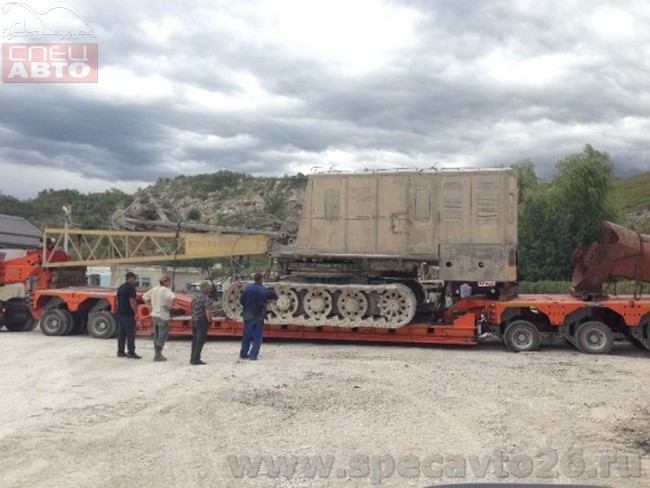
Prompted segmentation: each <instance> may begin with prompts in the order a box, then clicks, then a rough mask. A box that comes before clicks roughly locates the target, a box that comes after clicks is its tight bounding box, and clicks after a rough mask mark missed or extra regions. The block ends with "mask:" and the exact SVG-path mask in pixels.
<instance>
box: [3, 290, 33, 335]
mask: <svg viewBox="0 0 650 488" xmlns="http://www.w3.org/2000/svg"><path fill="white" fill-rule="evenodd" d="M4 306H5V313H4V319H5V327H6V328H7V330H10V331H12V332H20V331H23V330H30V329H27V328H26V325H27V322H28V321H29V319H30V318H31V316H32V314H31V313H30V312H29V306H28V305H27V302H26V301H25V300H24V299H23V298H10V299H9V300H7V301H6V302H5V305H4Z"/></svg>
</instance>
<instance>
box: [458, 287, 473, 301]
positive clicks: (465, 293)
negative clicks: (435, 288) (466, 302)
mask: <svg viewBox="0 0 650 488" xmlns="http://www.w3.org/2000/svg"><path fill="white" fill-rule="evenodd" d="M471 295H472V287H471V285H470V284H469V283H463V284H462V285H460V297H461V298H467V297H469V296H471Z"/></svg>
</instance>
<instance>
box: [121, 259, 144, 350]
mask: <svg viewBox="0 0 650 488" xmlns="http://www.w3.org/2000/svg"><path fill="white" fill-rule="evenodd" d="M136 279H137V277H136V275H135V273H132V272H131V271H129V272H128V273H126V281H125V282H124V283H122V285H120V287H119V288H118V289H117V310H116V315H117V323H118V332H117V357H120V358H123V357H126V358H130V359H140V357H141V356H138V355H137V354H136V353H135V313H136V310H137V308H138V302H137V301H136V299H135V295H136V290H135V281H136ZM125 344H126V346H127V349H128V352H126V353H125V352H124V346H125Z"/></svg>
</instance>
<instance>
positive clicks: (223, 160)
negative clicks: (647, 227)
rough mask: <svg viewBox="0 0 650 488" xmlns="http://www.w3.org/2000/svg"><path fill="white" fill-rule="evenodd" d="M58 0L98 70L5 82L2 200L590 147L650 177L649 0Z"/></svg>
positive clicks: (547, 164) (507, 158)
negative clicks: (213, 177)
mask: <svg viewBox="0 0 650 488" xmlns="http://www.w3.org/2000/svg"><path fill="white" fill-rule="evenodd" d="M25 1H27V0H25ZM0 3H2V2H1V1H0ZM28 3H30V2H28ZM50 3H52V2H51V1H49V2H48V1H46V2H37V1H35V2H31V3H30V5H33V6H35V7H37V8H40V7H43V6H47V5H49V4H50ZM67 3H68V4H69V5H72V6H74V7H75V8H76V10H77V11H78V12H79V13H81V14H82V15H83V17H84V18H85V20H86V21H87V22H88V24H89V25H90V26H91V27H92V29H93V30H94V32H95V34H96V36H97V39H96V42H97V43H98V45H99V65H100V71H99V82H98V83H97V84H17V83H2V84H0V192H2V193H4V194H8V195H13V196H16V197H19V198H30V197H33V196H35V195H36V194H37V193H38V192H39V191H40V190H43V189H46V188H54V189H60V188H74V189H77V190H79V191H81V192H84V193H85V192H90V191H103V190H105V189H108V188H111V187H116V188H120V189H123V190H125V191H129V192H131V191H134V190H135V189H137V188H138V187H139V186H146V185H147V184H149V183H151V182H154V181H155V180H156V179H158V178H159V177H174V176H177V175H180V174H188V175H191V174H198V173H208V172H213V171H217V170H220V169H230V170H235V171H244V172H248V173H252V174H264V175H283V174H293V173H296V172H298V171H300V172H303V173H308V172H310V171H311V170H312V169H313V168H316V167H320V168H331V167H332V168H336V169H340V170H344V169H350V170H355V169H364V168H396V167H418V168H428V167H431V166H434V165H436V166H437V167H439V168H441V167H461V166H474V167H483V166H498V165H509V164H512V163H514V162H517V161H519V160H521V159H524V158H530V159H532V160H533V161H534V162H535V164H536V167H537V172H538V174H539V175H541V176H543V177H549V176H551V175H552V174H553V168H554V164H555V162H556V161H557V160H558V159H560V158H562V157H564V156H566V155H568V154H571V153H575V152H579V151H581V150H582V148H583V147H584V145H585V144H591V145H592V146H594V147H595V148H596V149H598V150H601V151H607V152H609V153H610V155H611V157H612V159H613V161H614V162H615V167H616V173H617V174H619V175H621V176H628V175H632V174H635V173H638V172H642V171H648V170H650V144H649V142H650V29H649V28H648V26H650V2H648V1H647V0H638V1H634V0H627V1H625V0H621V1H618V2H614V1H604V0H603V1H601V0H562V1H547V2H540V1H529V0H501V1H499V0H494V1H487V0H486V1H480V0H256V1H252V0H251V1H249V0H207V1H204V0H197V1H191V2H190V1H186V0H180V1H177V2H160V1H141V2H130V1H124V0H117V1H111V2H100V1H98V0H71V1H69V2H67ZM0 14H1V12H0ZM3 18H4V19H5V20H6V19H7V18H8V16H6V15H5V16H2V15H0V20H3ZM2 40H3V41H5V39H2ZM14 40H15V39H14Z"/></svg>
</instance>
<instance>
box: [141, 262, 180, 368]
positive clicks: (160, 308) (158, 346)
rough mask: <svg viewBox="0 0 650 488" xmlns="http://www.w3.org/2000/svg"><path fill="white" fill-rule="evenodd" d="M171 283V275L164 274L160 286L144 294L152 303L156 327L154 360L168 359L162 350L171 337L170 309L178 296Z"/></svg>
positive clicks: (152, 315) (154, 326) (152, 314)
mask: <svg viewBox="0 0 650 488" xmlns="http://www.w3.org/2000/svg"><path fill="white" fill-rule="evenodd" d="M170 283H171V279H170V278H169V276H167V275H164V276H162V277H161V278H160V285H159V286H154V287H153V288H151V289H150V290H149V291H148V292H147V293H145V294H144V295H143V296H142V299H143V300H144V302H145V303H147V304H149V303H151V318H152V319H153V328H154V335H153V346H154V350H155V353H154V357H153V360H154V361H167V358H166V357H165V356H163V355H162V351H163V348H164V347H165V342H167V338H168V337H169V321H170V319H171V317H170V315H169V309H170V308H171V307H172V305H173V303H174V299H175V298H176V296H175V295H174V292H172V291H171V290H170V289H169V285H170Z"/></svg>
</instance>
